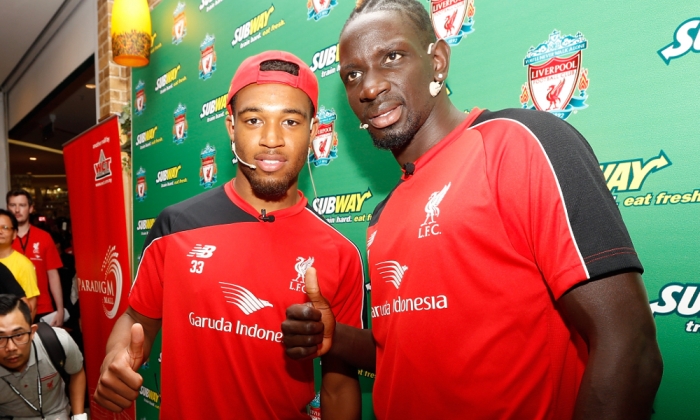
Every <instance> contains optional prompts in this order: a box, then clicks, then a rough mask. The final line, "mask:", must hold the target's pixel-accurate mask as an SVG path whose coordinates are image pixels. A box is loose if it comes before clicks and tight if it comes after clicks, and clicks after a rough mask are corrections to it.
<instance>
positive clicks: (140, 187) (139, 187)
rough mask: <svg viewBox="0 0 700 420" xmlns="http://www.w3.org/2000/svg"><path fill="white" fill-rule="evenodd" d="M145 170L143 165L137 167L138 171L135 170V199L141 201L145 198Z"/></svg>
mask: <svg viewBox="0 0 700 420" xmlns="http://www.w3.org/2000/svg"><path fill="white" fill-rule="evenodd" d="M147 190H148V188H146V170H145V169H143V167H139V170H138V172H136V200H137V201H143V200H145V199H146V192H147Z"/></svg>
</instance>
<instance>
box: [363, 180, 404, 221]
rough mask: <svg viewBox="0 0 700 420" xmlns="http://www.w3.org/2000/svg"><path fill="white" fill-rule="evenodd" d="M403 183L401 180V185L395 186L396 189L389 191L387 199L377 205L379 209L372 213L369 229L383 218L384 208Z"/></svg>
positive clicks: (376, 208)
mask: <svg viewBox="0 0 700 420" xmlns="http://www.w3.org/2000/svg"><path fill="white" fill-rule="evenodd" d="M402 182H403V180H402V179H400V180H399V183H398V184H396V186H394V188H393V189H392V190H391V191H389V194H387V196H386V198H384V200H382V201H380V202H379V204H377V207H375V208H374V211H373V212H372V220H370V221H369V225H368V226H367V227H370V226H374V225H375V224H377V222H378V221H379V216H381V215H382V211H384V206H386V203H387V202H389V199H390V198H391V195H392V194H393V193H394V191H396V189H397V188H399V185H401V183H402Z"/></svg>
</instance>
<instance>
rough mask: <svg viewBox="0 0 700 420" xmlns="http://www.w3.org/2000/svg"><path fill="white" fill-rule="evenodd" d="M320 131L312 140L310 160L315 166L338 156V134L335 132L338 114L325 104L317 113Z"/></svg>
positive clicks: (322, 164)
mask: <svg viewBox="0 0 700 420" xmlns="http://www.w3.org/2000/svg"><path fill="white" fill-rule="evenodd" d="M316 116H317V117H318V131H317V132H316V137H314V139H313V140H312V141H311V147H310V150H309V162H310V163H313V164H314V166H326V165H328V164H329V163H331V161H332V160H333V159H335V158H337V157H338V134H337V133H336V132H335V120H336V119H337V118H338V116H337V115H336V113H335V110H333V109H326V107H324V106H323V105H321V108H320V109H319V110H318V113H317V114H316Z"/></svg>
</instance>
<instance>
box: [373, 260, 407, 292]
mask: <svg viewBox="0 0 700 420" xmlns="http://www.w3.org/2000/svg"><path fill="white" fill-rule="evenodd" d="M376 265H377V271H379V274H380V275H381V276H382V277H383V278H384V279H386V282H387V283H391V284H393V285H394V287H396V289H397V290H398V288H399V286H401V281H402V280H403V276H404V274H406V271H407V270H408V267H407V266H405V265H401V264H399V263H398V262H396V261H382V262H380V263H377V264H376Z"/></svg>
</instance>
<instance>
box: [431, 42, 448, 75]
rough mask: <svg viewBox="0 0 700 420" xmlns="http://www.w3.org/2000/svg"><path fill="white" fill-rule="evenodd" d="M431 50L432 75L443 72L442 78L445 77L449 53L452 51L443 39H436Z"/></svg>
mask: <svg viewBox="0 0 700 420" xmlns="http://www.w3.org/2000/svg"><path fill="white" fill-rule="evenodd" d="M432 50H433V73H434V75H438V74H443V75H444V78H447V73H448V72H449V70H450V54H451V53H452V50H451V49H450V46H449V45H448V44H447V42H445V40H444V39H438V40H437V41H436V42H435V45H434V46H433V48H432ZM443 80H444V79H443Z"/></svg>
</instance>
